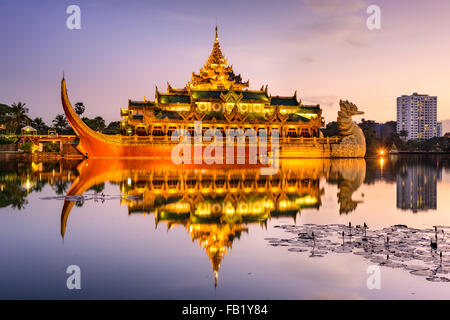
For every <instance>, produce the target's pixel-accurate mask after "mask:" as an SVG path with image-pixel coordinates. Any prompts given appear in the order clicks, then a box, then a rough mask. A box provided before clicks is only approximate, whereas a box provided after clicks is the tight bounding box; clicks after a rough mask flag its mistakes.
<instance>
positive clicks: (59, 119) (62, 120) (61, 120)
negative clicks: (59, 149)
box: [52, 114, 69, 133]
mask: <svg viewBox="0 0 450 320" xmlns="http://www.w3.org/2000/svg"><path fill="white" fill-rule="evenodd" d="M52 123H53V126H54V127H55V128H56V129H58V130H59V133H62V131H63V130H64V129H67V126H68V125H69V123H68V122H67V120H66V117H65V116H64V115H63V114H57V115H56V117H55V119H54V120H53V122H52Z"/></svg>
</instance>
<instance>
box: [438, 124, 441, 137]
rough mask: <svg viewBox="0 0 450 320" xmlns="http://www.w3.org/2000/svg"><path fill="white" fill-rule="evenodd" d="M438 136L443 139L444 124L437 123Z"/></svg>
mask: <svg viewBox="0 0 450 320" xmlns="http://www.w3.org/2000/svg"><path fill="white" fill-rule="evenodd" d="M437 136H438V137H442V122H438V123H437Z"/></svg>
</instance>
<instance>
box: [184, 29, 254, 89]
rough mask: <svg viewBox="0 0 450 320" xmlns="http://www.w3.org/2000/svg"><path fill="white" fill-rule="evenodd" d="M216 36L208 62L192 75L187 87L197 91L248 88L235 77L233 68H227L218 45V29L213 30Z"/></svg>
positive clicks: (239, 78)
mask: <svg viewBox="0 0 450 320" xmlns="http://www.w3.org/2000/svg"><path fill="white" fill-rule="evenodd" d="M215 31H216V35H215V38H214V44H213V48H212V51H211V54H210V55H209V58H208V60H207V61H206V63H205V64H204V65H203V67H202V68H201V69H200V71H199V73H198V74H195V73H193V74H192V78H191V81H190V82H189V84H188V85H189V86H190V87H191V88H192V89H197V90H217V89H221V90H229V89H230V88H232V87H234V88H236V89H242V88H247V87H248V82H246V83H242V79H241V77H240V76H236V75H235V74H234V72H233V67H232V66H228V62H227V60H226V59H225V57H224V55H223V53H222V49H221V48H220V43H219V29H218V28H217V25H216V28H215Z"/></svg>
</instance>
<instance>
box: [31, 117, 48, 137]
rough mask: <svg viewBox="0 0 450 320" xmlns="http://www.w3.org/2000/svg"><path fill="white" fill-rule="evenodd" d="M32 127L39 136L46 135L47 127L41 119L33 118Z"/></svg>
mask: <svg viewBox="0 0 450 320" xmlns="http://www.w3.org/2000/svg"><path fill="white" fill-rule="evenodd" d="M32 126H33V128H35V129H36V130H37V131H38V133H39V134H46V133H47V130H48V126H47V125H46V124H45V122H44V120H42V118H41V117H38V118H34V120H33V125H32Z"/></svg>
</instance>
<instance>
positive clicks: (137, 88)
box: [0, 0, 450, 133]
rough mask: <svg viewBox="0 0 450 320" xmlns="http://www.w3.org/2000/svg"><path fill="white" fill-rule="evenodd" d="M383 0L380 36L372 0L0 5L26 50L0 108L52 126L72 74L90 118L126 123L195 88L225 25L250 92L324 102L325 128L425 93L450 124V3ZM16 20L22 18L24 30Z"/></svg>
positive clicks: (72, 90)
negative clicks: (370, 22)
mask: <svg viewBox="0 0 450 320" xmlns="http://www.w3.org/2000/svg"><path fill="white" fill-rule="evenodd" d="M378 2H379V5H380V7H381V19H382V20H381V22H382V25H381V30H373V31H370V30H368V29H367V28H366V19H367V17H368V15H367V13H366V8H367V6H368V5H369V4H370V3H368V2H367V1H363V0H350V1H343V0H336V1H312V0H303V1H286V2H284V3H283V5H282V6H279V5H277V4H273V3H271V2H266V1H264V2H263V3H261V2H254V1H249V2H245V3H239V2H235V1H232V2H230V3H227V4H223V3H209V2H203V1H195V2H192V3H190V4H186V3H184V2H180V1H173V2H171V3H160V2H151V3H148V2H143V1H138V0H135V1H129V2H128V3H127V4H126V5H124V4H122V3H120V2H118V1H115V0H113V1H95V2H93V1H90V2H87V1H60V2H58V3H54V2H52V1H51V0H46V1H42V2H41V3H40V4H39V5H37V4H34V3H33V2H31V1H28V0H20V1H16V2H14V3H1V4H0V9H1V10H2V12H5V13H6V17H5V19H4V20H3V21H2V22H0V24H1V25H2V28H1V31H0V35H1V37H2V39H3V43H4V44H5V45H4V47H5V48H21V47H23V44H26V45H27V46H26V49H23V48H22V49H20V50H18V51H17V50H11V49H10V50H4V51H3V52H2V53H1V55H2V59H1V61H3V63H2V67H1V69H2V70H3V71H2V74H4V75H6V77H2V79H1V80H0V98H1V101H0V103H5V104H7V105H11V104H12V103H13V102H19V101H21V102H24V103H26V104H27V107H28V108H29V109H30V116H31V117H32V118H35V117H42V118H43V119H44V121H45V122H46V123H51V120H52V119H53V118H54V116H55V115H56V114H60V113H63V110H62V106H61V101H60V97H59V94H60V86H59V81H60V79H61V77H62V74H63V72H65V76H66V79H67V82H68V84H67V85H68V90H69V95H70V97H71V99H72V101H74V102H78V101H82V102H83V103H84V104H85V106H86V113H85V116H87V117H94V116H102V117H103V118H104V119H105V120H106V122H111V121H119V120H120V116H119V112H120V108H121V107H125V106H126V105H127V103H128V99H131V100H143V99H144V96H145V97H147V99H150V100H153V97H154V95H155V86H157V87H158V89H159V90H160V91H165V90H166V87H167V85H166V83H167V82H169V83H170V84H171V85H172V86H173V87H183V86H184V85H185V84H186V83H187V81H189V79H190V75H191V74H192V72H197V71H198V69H199V68H200V66H201V65H202V64H203V63H204V62H205V61H206V59H207V57H208V56H209V54H210V51H211V48H212V44H213V41H214V28H215V25H216V17H217V25H218V28H219V40H220V44H221V47H222V50H223V52H224V55H225V57H226V58H227V60H228V63H229V64H230V65H233V67H234V70H235V71H236V73H237V74H241V75H242V79H243V80H244V81H246V80H250V88H249V89H250V90H257V89H259V88H260V87H261V86H263V85H268V92H269V94H271V95H272V96H277V95H279V96H292V95H293V94H294V92H295V91H297V97H298V98H299V99H301V100H302V102H303V103H305V104H320V105H321V107H322V109H323V115H324V117H325V121H326V122H327V123H328V122H331V121H335V119H336V116H337V111H338V104H339V100H340V99H343V100H349V101H351V102H353V103H355V104H356V105H357V106H358V107H359V108H360V110H363V111H365V114H364V115H363V116H361V117H359V118H357V119H356V120H358V121H360V120H361V119H362V118H365V119H370V120H374V121H377V122H381V123H383V122H387V121H395V120H396V98H397V97H399V96H401V95H405V94H406V95H411V94H412V93H414V92H418V93H421V94H428V95H431V96H437V97H438V121H445V120H448V119H450V110H449V108H446V106H447V105H448V104H449V103H450V93H447V92H446V91H447V90H446V88H445V84H444V83H445V74H447V73H448V72H450V63H449V62H448V60H447V59H446V56H448V54H446V53H449V52H450V45H448V44H446V43H442V42H440V36H444V35H445V34H446V33H445V31H446V30H448V29H450V22H448V21H446V19H444V18H442V17H440V15H441V14H444V12H447V11H448V9H450V4H449V3H447V2H443V1H437V0H435V1H431V2H429V3H428V2H427V3H426V4H424V3H421V2H420V1H408V2H406V1H403V0H398V1H395V2H388V1H378ZM43 4H46V5H43ZM50 4H51V5H50ZM71 4H77V5H79V6H80V8H81V12H82V18H81V21H82V24H81V30H69V29H67V27H66V19H67V18H68V16H69V15H68V14H66V8H67V6H69V5H71ZM237 8H238V9H239V10H236V9H237ZM405 8H406V9H407V10H405ZM275 9H276V10H275ZM19 13H20V15H21V16H22V17H23V21H21V23H20V24H17V23H15V20H14V17H15V16H17V14H19ZM230 17H232V18H231V19H230ZM267 19H271V21H276V25H274V24H273V23H272V24H271V23H267V22H266V21H267ZM417 44H420V46H417ZM28 48H32V49H33V50H29V49H28ZM6 62H7V63H6ZM412 66H414V68H412ZM86 79H87V80H86ZM380 106H381V107H380ZM443 133H445V130H443Z"/></svg>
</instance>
